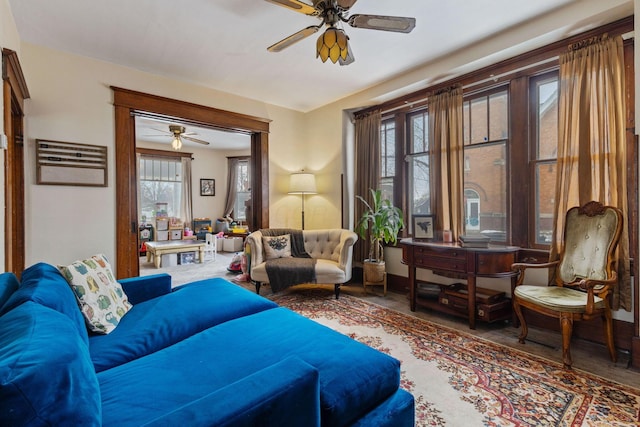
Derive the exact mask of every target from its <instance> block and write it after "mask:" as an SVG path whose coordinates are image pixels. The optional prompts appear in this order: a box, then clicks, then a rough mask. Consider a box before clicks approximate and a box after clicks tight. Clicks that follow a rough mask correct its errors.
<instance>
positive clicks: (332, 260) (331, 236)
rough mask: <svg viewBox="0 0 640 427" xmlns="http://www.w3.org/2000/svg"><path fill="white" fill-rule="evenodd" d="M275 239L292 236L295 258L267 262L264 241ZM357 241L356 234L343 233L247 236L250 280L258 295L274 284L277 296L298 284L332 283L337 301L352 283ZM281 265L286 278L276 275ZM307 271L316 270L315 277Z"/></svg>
mask: <svg viewBox="0 0 640 427" xmlns="http://www.w3.org/2000/svg"><path fill="white" fill-rule="evenodd" d="M274 236H276V237H277V236H290V245H291V252H292V254H291V255H288V256H286V257H284V258H281V259H271V260H269V259H267V258H268V255H267V252H266V251H265V244H264V242H265V239H264V238H269V237H274ZM296 237H297V238H296ZM357 240H358V235H357V234H356V233H354V232H353V231H350V230H343V229H326V230H293V229H265V230H258V231H254V232H253V233H251V234H249V236H247V240H246V245H247V246H248V249H249V258H250V262H249V276H250V277H251V280H252V281H253V282H254V283H255V285H256V293H258V294H259V293H260V286H261V284H262V283H270V285H271V289H272V291H273V292H277V291H279V290H282V289H285V288H287V287H289V286H293V285H296V284H303V283H324V284H330V283H331V284H334V287H335V295H336V299H337V298H338V297H339V295H340V285H341V284H342V283H345V282H348V281H349V280H350V279H351V271H352V255H353V245H354V244H355V242H356V241H357ZM296 252H298V253H296ZM278 263H281V264H280V267H282V268H284V269H285V270H284V272H285V274H284V275H283V274H280V275H279V276H278V275H277V274H275V275H274V274H273V268H274V265H275V267H278ZM270 265H271V267H270ZM283 266H284V267H283ZM270 268H271V270H270ZM307 268H311V269H312V270H313V271H312V277H311V276H308V275H304V274H301V271H302V270H304V269H307ZM276 273H277V271H276ZM270 274H271V277H270ZM310 277H311V278H310Z"/></svg>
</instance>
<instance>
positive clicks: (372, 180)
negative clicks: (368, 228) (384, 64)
mask: <svg viewBox="0 0 640 427" xmlns="http://www.w3.org/2000/svg"><path fill="white" fill-rule="evenodd" d="M381 121H382V118H381V114H380V111H379V110H376V111H372V112H371V113H369V114H366V115H363V116H357V117H356V123H355V140H356V141H355V151H356V153H355V162H356V167H355V177H356V180H355V194H356V195H358V196H361V197H362V198H364V199H365V200H366V201H367V202H369V203H370V202H371V194H370V191H369V190H370V189H372V188H373V189H377V188H378V186H379V183H380V182H379V181H380V125H381ZM363 212H364V205H363V203H362V202H361V201H360V200H358V199H356V200H355V209H354V215H355V217H354V219H355V224H357V223H358V220H359V219H360V217H361V216H362V213H363ZM368 253H369V248H368V242H367V241H366V240H365V239H358V241H357V242H356V244H355V246H354V248H353V260H354V262H356V263H360V262H362V261H364V259H365V258H366V257H367V254H368Z"/></svg>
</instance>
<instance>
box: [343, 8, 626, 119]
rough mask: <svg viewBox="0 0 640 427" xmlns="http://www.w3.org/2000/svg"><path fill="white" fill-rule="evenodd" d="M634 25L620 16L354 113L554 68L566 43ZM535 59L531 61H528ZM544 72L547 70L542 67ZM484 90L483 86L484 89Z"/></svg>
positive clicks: (384, 109) (389, 109)
mask: <svg viewBox="0 0 640 427" xmlns="http://www.w3.org/2000/svg"><path fill="white" fill-rule="evenodd" d="M633 26H634V17H633V16H628V17H626V18H622V19H619V20H617V21H615V22H611V23H609V24H605V25H602V26H600V27H597V28H594V29H592V30H589V31H585V32H583V33H581V34H578V35H575V36H571V37H567V38H565V39H562V40H559V41H557V42H554V43H551V44H549V45H546V46H542V47H539V48H537V49H534V50H532V51H529V52H525V53H523V54H520V55H518V56H515V57H512V58H509V59H506V60H503V61H500V62H498V63H496V64H492V65H489V66H487V67H483V68H481V69H479V70H475V71H471V72H469V73H466V74H463V75H461V76H458V77H454V78H453V79H451V80H448V81H444V82H440V83H435V84H433V85H431V86H429V87H426V88H424V89H420V90H418V91H415V92H413V93H411V94H408V95H406V96H404V97H400V98H396V99H393V100H391V101H387V102H383V103H382V104H378V105H374V106H370V107H365V108H363V109H362V110H360V111H358V112H354V116H355V117H356V118H357V117H360V114H366V113H367V112H369V111H373V110H376V109H378V110H380V111H381V112H382V114H389V113H391V112H393V111H397V110H400V109H403V108H407V105H410V107H409V108H412V107H411V105H415V104H418V103H421V102H426V100H427V98H428V96H427V92H428V91H433V90H437V89H439V88H440V87H445V86H449V85H452V84H456V83H460V84H462V89H463V90H467V89H469V88H473V87H476V86H479V85H481V84H484V83H487V82H490V81H492V80H493V81H494V82H495V83H496V85H497V84H498V83H499V82H498V80H499V79H500V78H503V77H505V76H507V75H511V74H516V73H518V72H522V71H525V70H527V69H531V68H534V67H541V68H542V67H544V66H545V65H547V64H548V65H549V67H548V68H549V69H550V68H552V66H556V64H553V62H554V61H557V60H558V58H559V56H560V54H562V53H564V52H566V49H567V45H569V44H572V43H576V42H580V41H581V40H584V39H585V38H590V37H595V36H601V35H602V34H604V33H607V32H608V33H609V35H610V36H612V37H613V36H616V35H622V36H623V37H624V36H627V37H629V34H631V33H632V32H633V30H634V28H633ZM540 57H543V58H542V59H540ZM529 61H532V62H529ZM518 63H523V65H521V66H519V67H517V68H516V69H513V68H510V67H511V66H513V65H514V64H516V65H517V64H518ZM496 69H497V70H501V69H504V70H505V71H504V72H500V74H498V75H493V74H489V73H491V71H492V70H496ZM541 71H544V70H541ZM483 73H484V74H485V75H486V74H488V76H487V77H484V78H481V79H480V80H475V79H477V78H478V76H481V75H482V74H483ZM483 89H484V88H483ZM412 97H415V98H416V99H412Z"/></svg>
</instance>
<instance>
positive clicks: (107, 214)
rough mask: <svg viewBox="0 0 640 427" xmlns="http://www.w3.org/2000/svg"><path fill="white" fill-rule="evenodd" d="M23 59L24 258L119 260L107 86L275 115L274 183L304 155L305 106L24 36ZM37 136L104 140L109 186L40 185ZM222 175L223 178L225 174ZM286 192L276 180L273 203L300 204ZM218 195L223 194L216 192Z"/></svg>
mask: <svg viewBox="0 0 640 427" xmlns="http://www.w3.org/2000/svg"><path fill="white" fill-rule="evenodd" d="M20 60H21V63H22V67H23V70H24V74H25V78H26V80H27V83H28V85H29V90H30V92H31V100H29V101H28V102H27V103H26V111H27V117H26V121H25V124H26V135H25V136H26V138H25V149H26V153H25V163H26V164H25V168H26V177H25V199H26V248H27V249H26V251H27V254H26V264H27V265H30V264H32V263H35V262H37V261H46V262H49V263H53V264H55V263H68V262H71V261H73V260H75V259H78V258H80V257H86V256H87V255H91V254H93V253H98V252H102V253H105V254H106V255H107V257H109V258H110V259H115V247H116V242H115V237H114V236H115V223H116V218H115V204H116V203H117V201H116V195H115V179H114V177H115V165H114V109H113V105H112V91H111V89H110V86H117V87H122V88H128V89H133V90H137V91H141V92H146V93H151V94H155V95H160V96H165V97H169V98H174V99H179V100H183V101H187V102H192V103H196V104H201V105H206V106H211V107H215V108H219V109H223V110H228V111H235V112H240V113H243V114H248V115H253V116H256V117H263V118H267V119H271V120H272V123H271V133H270V136H269V141H270V153H269V155H270V157H271V159H275V160H272V163H271V164H272V165H273V166H270V167H271V169H270V180H271V181H272V183H275V184H277V183H278V181H279V178H280V177H281V175H283V173H284V171H289V170H295V169H296V168H298V167H300V166H299V165H300V164H302V163H303V162H304V161H305V160H304V159H303V157H304V143H305V140H304V138H303V136H304V134H305V132H304V124H305V120H304V116H303V115H302V113H298V112H295V111H292V110H287V109H284V108H281V107H276V106H272V105H268V104H265V103H262V102H257V101H253V100H249V99H245V98H240V97H237V96H234V95H230V94H225V93H221V92H217V91H213V90H209V89H206V88H203V87H198V86H195V85H192V84H188V83H183V82H178V81H175V80H169V79H166V78H163V77H159V76H155V75H151V74H148V73H143V72H140V71H136V70H132V69H128V68H125V67H121V66H116V65H113V64H109V63H106V62H102V61H96V60H93V59H89V58H84V57H80V56H75V55H70V54H66V53H63V52H59V51H53V50H50V49H46V48H42V47H39V46H34V45H30V44H26V43H25V44H23V45H22V52H21V57H20ZM37 138H46V139H52V140H58V141H69V142H81V143H88V144H95V145H102V146H107V147H108V150H109V186H108V187H106V188H83V187H64V186H43V185H36V184H35V170H34V162H35V159H34V144H35V139H37ZM279 159H282V160H283V161H282V162H281V161H279ZM196 167H197V168H200V166H196ZM201 173H203V174H204V173H207V174H208V171H207V170H206V169H205V171H204V172H203V171H202V170H199V169H196V170H195V171H194V177H195V178H197V179H198V183H199V177H200V174H201ZM216 176H217V175H216ZM219 179H221V182H220V184H222V181H225V180H226V177H224V178H219ZM216 184H218V179H216ZM216 194H218V193H216ZM198 197H199V196H198ZM289 198H290V196H287V195H285V194H282V192H281V191H280V190H279V189H278V187H277V185H276V186H271V188H270V199H271V203H272V206H276V207H278V209H281V210H284V211H287V210H289V211H290V210H292V209H293V208H294V207H295V200H289ZM215 200H216V202H217V201H218V200H220V199H219V198H218V196H216V197H215ZM201 202H203V203H204V201H201V200H198V201H197V203H196V205H195V206H194V207H195V208H196V209H198V210H200V209H201V208H202V209H203V210H209V207H206V206H204V204H201ZM210 208H211V209H212V210H214V209H216V207H215V206H211V207H210ZM332 215H333V216H337V214H335V213H333V214H332ZM272 218H273V220H272V225H274V226H289V225H291V226H293V225H294V224H293V223H291V222H290V219H289V218H287V217H286V216H283V217H282V218H281V217H279V216H277V215H276V216H275V217H274V215H273V213H272Z"/></svg>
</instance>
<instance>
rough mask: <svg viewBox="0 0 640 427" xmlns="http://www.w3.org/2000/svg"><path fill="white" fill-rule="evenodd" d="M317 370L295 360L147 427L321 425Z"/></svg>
mask: <svg viewBox="0 0 640 427" xmlns="http://www.w3.org/2000/svg"><path fill="white" fill-rule="evenodd" d="M318 376H319V374H318V371H317V370H316V369H315V368H314V367H313V366H311V365H309V364H307V363H306V362H304V361H303V360H302V359H300V358H298V357H295V356H291V357H288V358H286V359H284V360H282V361H280V362H278V363H276V364H274V365H271V366H269V367H267V368H265V369H262V370H261V371H258V372H256V373H254V374H252V375H249V376H248V377H245V378H243V379H241V380H239V381H237V382H235V383H232V384H229V385H227V386H226V387H223V388H221V389H219V390H217V391H214V392H213V393H210V394H208V395H206V396H203V397H202V398H200V399H198V400H196V401H194V402H191V403H188V404H186V405H184V406H182V407H180V408H178V409H176V410H174V411H172V412H170V413H168V414H165V415H163V416H161V417H159V418H156V419H155V420H153V421H151V422H149V423H147V424H145V426H154V427H158V426H171V427H173V426H177V425H188V426H197V427H199V426H228V427H230V426H234V427H235V426H246V427H250V426H256V425H269V426H271V425H273V426H276V425H277V426H281V427H288V426H291V427H297V426H319V425H320V383H319V379H318Z"/></svg>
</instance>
